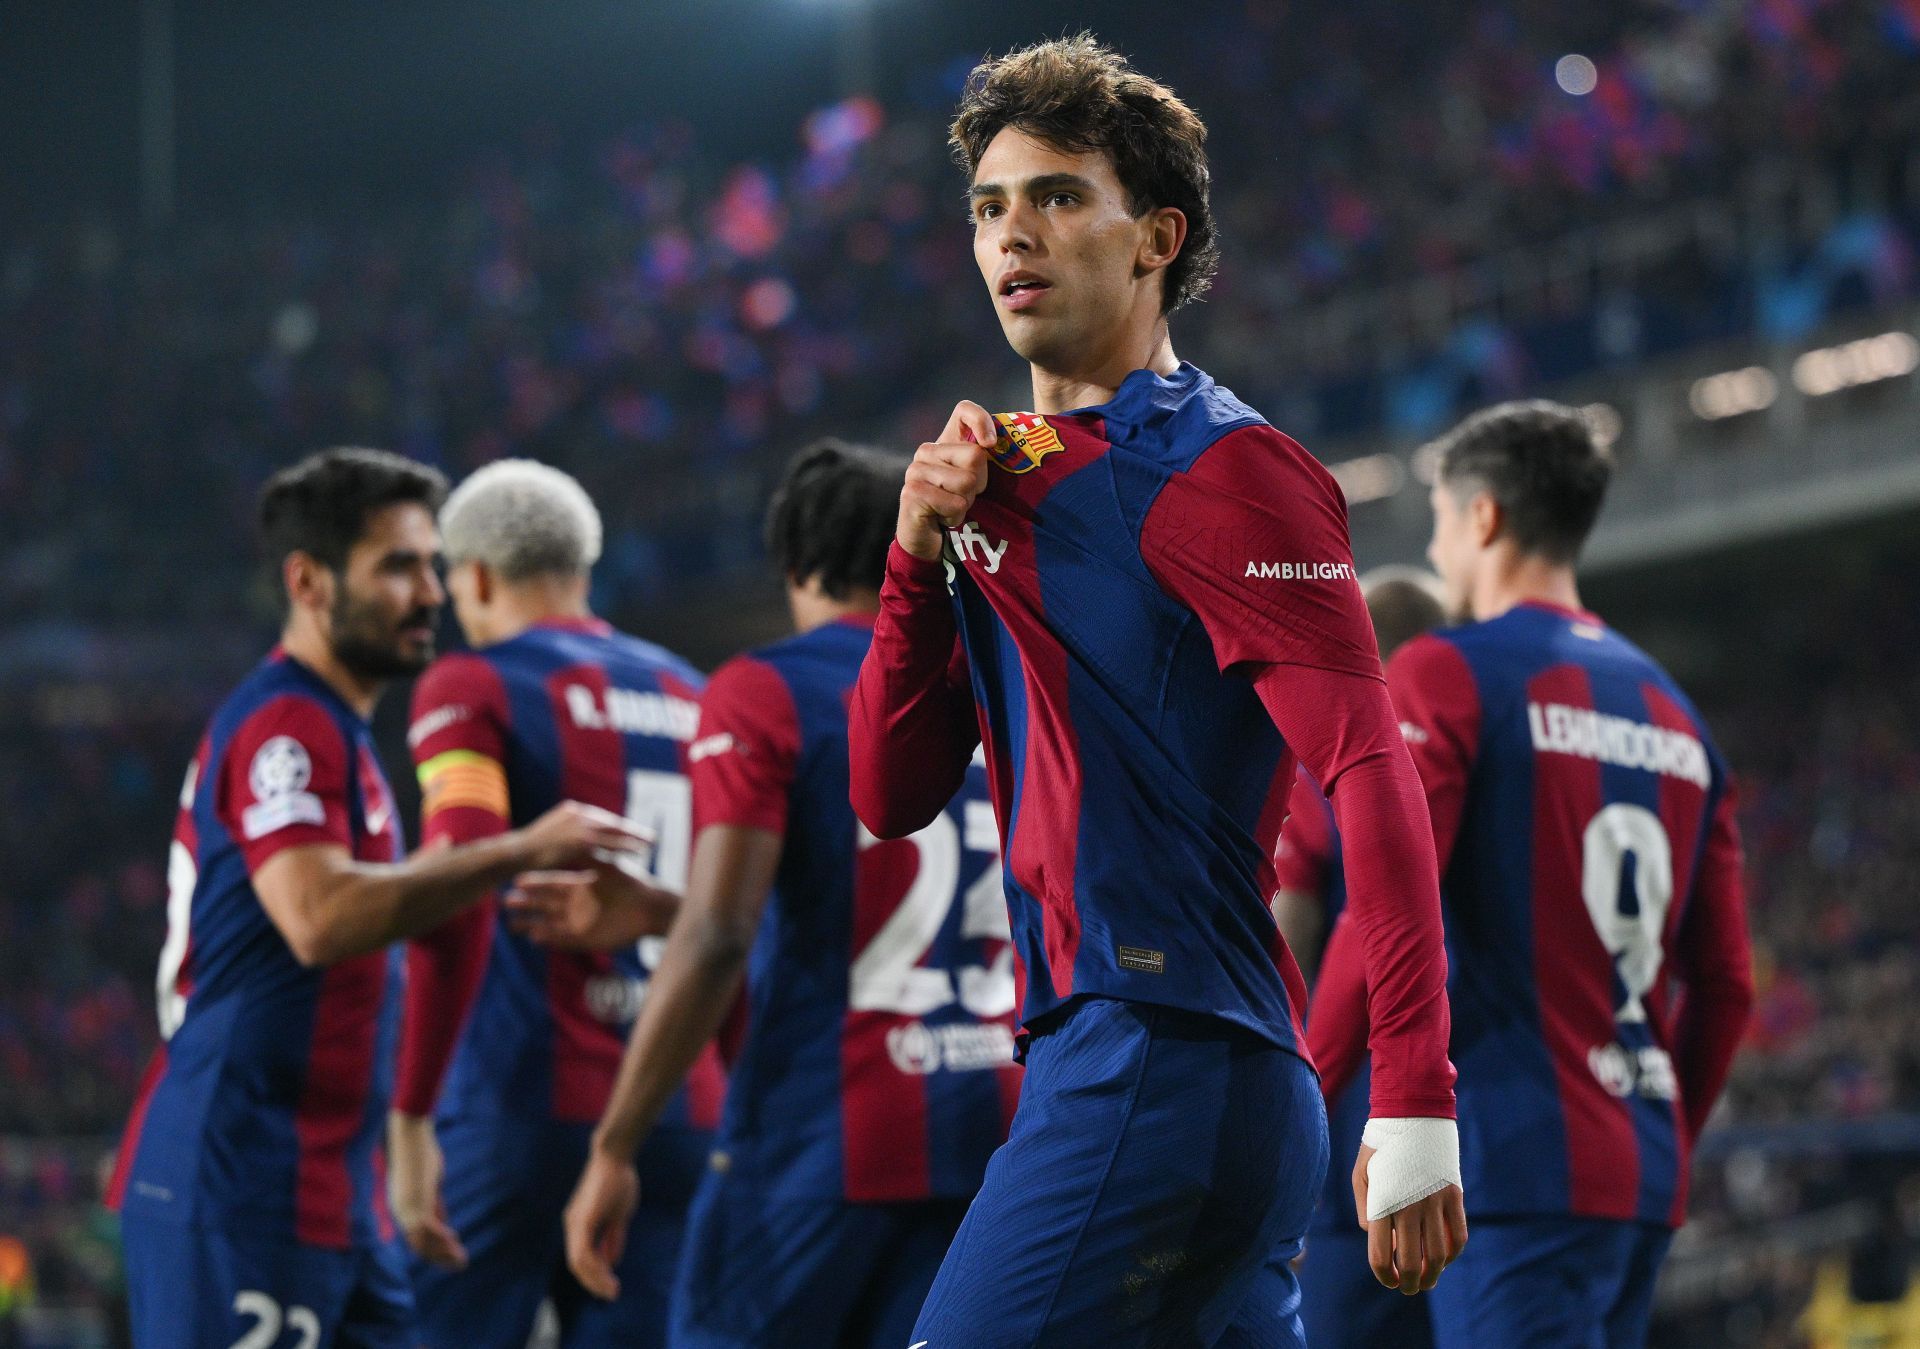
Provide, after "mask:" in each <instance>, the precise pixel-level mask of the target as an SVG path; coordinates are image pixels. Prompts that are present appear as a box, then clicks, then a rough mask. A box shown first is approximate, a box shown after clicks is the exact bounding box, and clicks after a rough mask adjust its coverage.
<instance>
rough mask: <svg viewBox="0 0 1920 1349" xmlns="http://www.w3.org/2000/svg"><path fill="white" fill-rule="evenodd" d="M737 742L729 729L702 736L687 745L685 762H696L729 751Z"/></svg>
mask: <svg viewBox="0 0 1920 1349" xmlns="http://www.w3.org/2000/svg"><path fill="white" fill-rule="evenodd" d="M737 743H738V742H737V741H735V740H734V738H733V732H731V731H721V732H720V733H719V734H718V735H707V736H702V737H701V738H700V739H698V740H696V741H694V742H693V743H692V744H691V745H689V746H687V762H688V763H690V764H697V763H699V762H700V761H701V760H702V759H711V758H713V757H714V756H716V755H719V754H726V753H729V752H730V751H731V750H732V749H733V748H734V746H735V744H737Z"/></svg>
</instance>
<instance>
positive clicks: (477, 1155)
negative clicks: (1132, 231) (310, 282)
mask: <svg viewBox="0 0 1920 1349" xmlns="http://www.w3.org/2000/svg"><path fill="white" fill-rule="evenodd" d="M440 525H441V532H442V535H443V538H444V546H445V549H446V555H447V562H448V565H449V568H450V570H449V572H448V576H447V586H448V589H449V590H450V591H451V592H452V595H453V606H454V613H455V615H456V617H457V618H458V619H459V621H460V627H461V629H462V631H463V632H464V633H465V634H466V638H467V641H468V643H469V644H470V645H471V646H472V648H473V650H472V651H469V652H461V653H458V654H453V655H447V656H443V657H441V658H440V659H439V660H438V661H436V662H435V663H434V665H433V667H432V668H431V669H429V670H428V671H427V673H426V675H425V676H424V677H423V678H422V679H421V680H420V682H419V684H418V685H417V686H416V687H415V689H414V696H413V724H412V729H411V731H410V732H409V733H408V737H407V738H408V741H409V743H410V745H411V746H412V749H413V757H414V762H415V764H416V765H417V767H418V771H419V776H420V787H421V793H422V798H421V833H422V838H423V840H424V842H425V844H426V846H428V847H432V846H434V845H435V844H441V843H447V842H451V843H468V842H472V841H474V840H478V839H488V838H493V837H495V836H497V835H500V834H503V833H506V832H507V831H509V830H510V829H512V828H513V826H514V825H515V824H516V823H517V822H519V821H523V820H528V819H532V818H534V817H535V816H537V815H539V814H540V813H541V812H542V811H543V810H545V809H547V808H548V807H549V806H550V805H552V803H554V802H555V801H559V800H562V799H564V798H572V799H575V800H580V801H586V802H589V803H591V804H593V805H596V806H601V807H603V808H605V809H607V810H609V811H614V812H618V813H623V814H625V815H627V816H629V817H630V818H631V819H633V820H635V821H636V822H638V823H640V824H642V825H643V826H644V827H645V828H646V829H647V830H648V831H649V832H650V833H651V835H652V837H653V852H652V857H653V877H654V878H655V879H656V880H657V881H658V882H659V884H660V885H662V886H665V887H668V888H669V889H670V890H671V891H672V892H673V893H674V895H677V893H678V892H679V891H680V890H681V889H682V888H684V886H685V884H686V875H687V847H688V843H689V840H690V832H689V823H690V815H689V809H690V800H691V793H690V791H689V788H688V785H687V778H686V773H685V755H686V748H687V745H688V743H689V742H690V741H691V740H692V739H693V733H694V728H695V726H696V724H697V720H698V715H699V707H698V701H697V700H698V698H699V695H700V689H701V685H702V681H701V678H700V676H699V675H698V674H697V673H696V672H695V671H694V669H693V668H692V667H691V666H689V665H688V664H687V663H686V662H685V661H683V660H681V659H680V658H679V657H677V656H675V655H672V654H671V653H669V652H667V651H664V650H662V649H661V648H659V647H657V646H653V645H651V644H649V643H646V642H642V641H639V640H638V639H636V638H633V637H628V636H626V635H624V634H622V633H618V632H615V631H614V630H613V629H612V628H610V627H608V626H607V625H606V624H605V623H602V622H600V621H599V620H598V619H596V618H594V617H593V615H592V613H591V612H590V610H589V608H588V603H587V592H588V577H589V573H590V572H591V570H592V567H593V564H594V562H595V561H596V560H597V559H598V558H599V556H600V515H599V512H598V511H597V510H596V509H595V508H594V505H593V502H592V501H591V500H590V499H589V498H588V496H587V494H586V492H585V491H584V490H583V489H582V488H581V486H580V484H579V483H577V482H575V481H574V480H573V479H572V478H571V477H568V476H567V475H566V474H564V473H562V472H560V471H559V470H558V469H554V468H549V467H548V466H546V465H545V464H538V463H534V462H532V461H530V460H524V459H514V460H502V461H500V462H498V463H494V464H489V465H488V466H487V467H485V468H483V469H481V470H479V471H478V472H477V473H475V474H474V475H473V476H472V477H470V478H468V479H467V480H466V481H465V482H463V483H462V484H460V486H459V488H458V489H457V490H455V492H454V493H453V495H452V496H451V497H450V498H448V500H447V504H446V506H445V508H444V509H443V510H442V511H441V516H440ZM601 870H602V872H603V873H604V875H605V878H606V880H607V881H609V882H612V881H618V880H621V879H623V878H624V873H622V872H619V871H617V870H615V869H612V868H608V867H606V866H605V865H604V864H603V865H602V868H601ZM630 888H632V889H634V890H635V891H636V893H637V894H638V896H639V898H640V901H641V902H640V904H639V905H638V907H639V909H640V911H641V912H642V913H643V915H644V916H645V918H646V921H644V922H643V923H641V924H640V925H639V931H651V932H664V931H665V930H666V925H667V921H668V920H669V919H670V918H671V916H672V904H673V902H674V900H673V898H672V897H671V896H666V895H663V894H662V893H661V892H660V891H658V890H653V889H650V888H647V887H641V886H637V885H635V886H631V887H630ZM636 936H637V933H636ZM408 974H409V979H408V985H407V996H406V1014H405V1019H404V1029H403V1034H402V1039H401V1050H400V1063H399V1069H398V1080H397V1082H396V1084H395V1092H394V1110H393V1115H392V1120H391V1124H390V1135H391V1137H390V1144H389V1147H390V1152H391V1157H390V1161H389V1166H390V1174H391V1178H392V1194H393V1206H394V1216H395V1217H396V1219H398V1221H399V1223H400V1226H401V1229H402V1231H403V1232H404V1233H405V1235H406V1237H407V1240H408V1242H409V1243H410V1244H411V1246H412V1247H413V1250H414V1252H415V1255H416V1257H417V1258H416V1260H415V1262H414V1269H413V1275H414V1289H415V1294H416V1297H417V1299H418V1301H419V1306H420V1323H421V1332H422V1333H421V1343H422V1344H423V1345H425V1346H428V1349H488V1347H489V1346H499V1349H520V1346H523V1345H525V1344H526V1342H527V1337H528V1335H529V1333H530V1332H531V1330H532V1328H533V1324H534V1318H535V1315H536V1313H537V1312H538V1311H539V1308H540V1303H541V1301H542V1299H544V1298H548V1297H551V1298H552V1300H553V1304H554V1307H555V1310H556V1311H557V1312H558V1314H559V1320H560V1327H561V1337H560V1342H561V1344H562V1345H564V1346H616V1345H618V1346H645V1345H660V1344H664V1343H665V1341H666V1324H667V1300H668V1296H669V1294H670V1293H671V1291H672V1281H673V1271H674V1269H675V1267H676V1266H677V1264H678V1261H679V1251H680V1235H681V1229H682V1227H683V1224H684V1221H685V1217H686V1206H687V1202H688V1200H689V1199H690V1198H691V1197H692V1193H693V1186H694V1183H695V1182H696V1181H697V1179H698V1178H699V1176H700V1175H701V1174H702V1172H703V1171H704V1169H705V1163H706V1154H707V1148H708V1146H709V1144H710V1142H711V1137H712V1133H711V1131H712V1128H713V1125H714V1124H715V1122H716V1121H717V1119H718V1117H719V1109H720V1097H721V1090H722V1086H721V1083H722V1079H721V1073H720V1067H719V1062H718V1058H717V1056H716V1055H715V1054H714V1053H713V1051H711V1050H708V1051H706V1052H705V1053H703V1054H702V1055H701V1056H700V1058H699V1061H698V1063H697V1065H696V1066H695V1069H694V1071H693V1073H692V1074H691V1076H690V1077H689V1080H688V1083H687V1086H686V1088H685V1090H683V1091H680V1092H678V1093H676V1094H675V1096H674V1098H673V1100H672V1101H671V1102H670V1103H669V1106H668V1109H667V1112H666V1116H665V1118H664V1119H663V1121H662V1122H661V1124H660V1126H659V1127H658V1128H656V1129H654V1130H653V1131H652V1132H651V1133H650V1134H649V1135H648V1137H647V1146H646V1148H645V1150H644V1151H643V1152H642V1154H641V1157H640V1166H641V1168H642V1171H643V1172H644V1174H645V1177H646V1201H645V1202H644V1203H643V1204H641V1205H640V1206H639V1207H638V1208H637V1209H636V1210H634V1211H632V1212H631V1213H629V1214H627V1215H625V1216H626V1217H627V1219H628V1224H627V1227H626V1230H625V1234H624V1235H625V1246H626V1258H625V1260H624V1261H623V1262H622V1264H621V1276H622V1289H621V1296H620V1297H619V1298H618V1299H616V1300H614V1301H613V1302H611V1303H608V1302H603V1301H601V1300H599V1299H597V1298H589V1297H586V1296H585V1295H584V1294H583V1293H582V1291H581V1289H580V1286H579V1285H578V1284H577V1283H575V1282H574V1280H573V1277H572V1276H571V1275H570V1274H569V1273H568V1272H567V1268H566V1260H565V1258H564V1257H565V1252H564V1246H563V1240H562V1232H561V1226H560V1211H561V1208H562V1206H563V1205H564V1204H565V1202H566V1196H567V1193H568V1190H569V1187H571V1185H572V1184H573V1181H574V1178H575V1177H576V1176H578V1175H579V1173H580V1167H581V1165H582V1164H583V1163H584V1161H585V1160H586V1151H587V1138H588V1135H589V1134H590V1133H591V1131H592V1128H593V1124H594V1122H595V1121H596V1120H598V1119H599V1118H600V1111H601V1109H602V1108H603V1107H604V1106H605V1105H606V1103H607V1093H608V1091H609V1090H610V1089H611V1088H612V1086H613V1077H614V1072H615V1070H616V1069H617V1068H618V1067H619V1064H620V1053H621V1049H622V1048H623V1046H624V1045H625V1043H626V1036H627V1031H628V1028H629V1027H630V1026H631V1025H632V1022H633V1017H634V1014H635V1013H636V1011H637V1010H638V1009H639V1006H640V1003H641V1000H642V999H643V997H644V996H645V992H646V987H647V982H646V981H647V970H646V967H645V965H644V964H643V962H642V961H641V958H640V952H639V948H637V947H636V946H635V945H634V944H633V942H632V941H629V942H628V943H626V944H625V945H624V947H622V948H621V949H619V950H617V951H615V952H612V953H600V952H555V951H548V950H543V949H541V948H540V947H537V946H535V945H534V944H533V943H531V942H529V941H528V940H527V939H526V938H524V937H521V936H519V935H517V934H516V933H514V932H512V931H510V930H508V928H507V926H506V925H505V923H504V922H502V921H500V919H499V916H498V905H497V904H495V903H494V902H493V901H492V899H491V898H489V899H488V900H487V901H486V902H484V903H481V904H476V905H474V906H473V907H471V908H469V909H467V910H465V911H464V912H462V913H461V914H459V915H458V916H456V917H455V918H454V919H452V920H451V921H450V922H448V923H446V924H444V925H442V926H441V927H440V928H438V929H437V930H435V931H434V932H432V933H430V934H428V935H426V936H424V937H421V938H418V939H416V940H415V942H414V943H413V946H412V949H411V951H410V958H409V961H408ZM443 1083H444V1086H443ZM443 1153H444V1165H443V1162H442V1156H443ZM443 1189H444V1193H443Z"/></svg>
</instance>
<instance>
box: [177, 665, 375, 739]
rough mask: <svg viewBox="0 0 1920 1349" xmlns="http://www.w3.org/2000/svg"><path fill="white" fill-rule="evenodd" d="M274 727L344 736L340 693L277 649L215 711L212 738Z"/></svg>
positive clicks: (225, 737) (253, 733) (249, 673)
mask: <svg viewBox="0 0 1920 1349" xmlns="http://www.w3.org/2000/svg"><path fill="white" fill-rule="evenodd" d="M274 728H284V729H286V730H289V731H292V730H295V729H299V730H302V731H304V732H306V733H309V734H316V735H318V734H326V733H327V732H329V731H330V732H331V733H332V734H333V735H334V736H336V737H340V736H343V735H344V731H343V727H342V717H341V704H340V700H339V697H338V695H336V694H334V693H333V692H332V691H331V690H330V689H328V688H327V686H326V685H325V684H324V683H322V682H321V681H320V679H319V678H318V677H317V676H315V675H313V674H312V673H311V672H309V671H308V670H307V669H306V667H304V666H302V665H300V664H299V663H298V662H297V661H295V660H293V659H292V658H291V657H289V656H287V655H285V654H284V653H282V652H280V651H277V650H276V651H275V652H274V653H273V654H271V655H269V656H268V657H267V658H266V659H265V660H263V661H261V662H260V663H259V664H258V665H256V666H254V668H253V669H252V670H250V671H248V673H247V675H246V677H245V678H244V679H242V680H241V681H240V682H239V683H238V684H236V685H235V686H234V688H233V691H232V692H231V693H229V694H228V695H227V697H226V699H225V701H224V702H222V703H221V704H220V706H219V708H218V709H216V710H215V712H214V714H213V719H212V723H211V725H210V727H209V732H208V738H209V739H210V740H212V741H215V742H227V741H231V740H232V739H234V738H235V737H236V736H237V735H241V734H247V735H249V736H256V737H257V736H258V735H259V734H260V733H262V732H263V731H266V732H270V731H271V730H273V729H274Z"/></svg>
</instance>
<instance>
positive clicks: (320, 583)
mask: <svg viewBox="0 0 1920 1349" xmlns="http://www.w3.org/2000/svg"><path fill="white" fill-rule="evenodd" d="M280 579H281V582H282V584H284V585H285V586H286V590H287V606H288V608H290V609H296V610H297V609H313V610H320V611H325V610H328V609H331V608H332V607H333V588H334V586H335V584H336V578H335V577H334V574H333V568H332V567H329V566H328V565H327V564H326V563H324V562H322V561H321V560H320V559H319V558H317V557H315V556H314V555H313V554H312V553H308V552H304V551H302V550H300V549H297V548H296V549H295V550H294V551H293V552H291V553H288V554H287V557H286V560H285V561H284V562H282V563H281V564H280Z"/></svg>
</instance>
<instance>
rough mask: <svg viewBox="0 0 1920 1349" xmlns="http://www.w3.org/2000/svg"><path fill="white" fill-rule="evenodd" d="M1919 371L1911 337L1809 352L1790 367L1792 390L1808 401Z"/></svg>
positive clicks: (1918, 351) (1919, 352) (1889, 336)
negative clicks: (1795, 389) (1807, 398)
mask: <svg viewBox="0 0 1920 1349" xmlns="http://www.w3.org/2000/svg"><path fill="white" fill-rule="evenodd" d="M1916 368H1920V342H1916V341H1915V340H1914V338H1913V335H1912V334H1911V333H1881V334H1880V336H1878V337H1863V338H1861V339H1860V340H1859V341H1857V342H1845V343H1842V344H1841V345H1839V346H1837V347H1821V348H1819V349H1817V350H1814V351H1809V352H1807V353H1806V354H1804V355H1803V356H1801V357H1800V359H1798V360H1797V361H1795V362H1794V363H1793V383H1794V387H1795V388H1797V389H1799V390H1800V392H1801V393H1803V394H1805V395H1807V397H1809V398H1822V397H1825V396H1826V395H1827V394H1830V393H1838V392H1840V390H1842V389H1852V388H1857V387H1858V386H1860V385H1862V384H1875V383H1878V382H1879V381H1880V380H1883V379H1898V378H1899V377H1900V376H1902V375H1910V374H1912V373H1913V372H1914V370H1915V369H1916Z"/></svg>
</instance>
